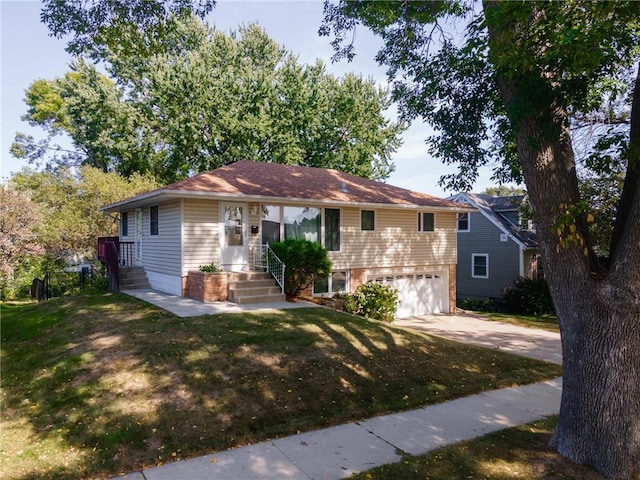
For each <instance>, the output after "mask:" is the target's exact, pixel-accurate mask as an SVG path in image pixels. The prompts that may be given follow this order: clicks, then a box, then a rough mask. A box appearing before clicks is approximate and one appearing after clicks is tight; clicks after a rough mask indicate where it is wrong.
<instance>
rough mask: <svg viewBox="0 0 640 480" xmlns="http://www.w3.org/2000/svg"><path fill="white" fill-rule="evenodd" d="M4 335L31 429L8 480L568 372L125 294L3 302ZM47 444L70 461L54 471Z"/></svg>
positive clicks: (16, 394)
mask: <svg viewBox="0 0 640 480" xmlns="http://www.w3.org/2000/svg"><path fill="white" fill-rule="evenodd" d="M2 339H3V344H2V355H3V365H2V370H3V371H2V376H3V390H4V392H3V397H4V398H3V400H4V401H5V415H10V416H14V418H20V419H22V420H24V423H27V424H28V425H30V430H31V431H30V432H24V431H18V430H16V431H15V432H10V435H15V438H16V441H17V443H18V444H17V445H14V446H13V447H11V448H9V449H7V448H5V449H4V450H5V451H6V452H3V456H6V459H5V458H3V459H2V460H3V461H2V463H3V465H4V466H3V467H2V468H3V470H4V472H3V473H2V477H3V478H7V479H23V480H26V479H28V478H78V477H82V476H95V475H96V474H105V475H107V476H109V475H114V474H116V473H118V472H127V471H134V470H140V469H141V468H143V467H147V466H151V465H155V464H158V463H161V462H167V461H173V460H177V459H180V458H186V457H191V456H195V455H203V454H206V453H211V452H215V451H218V450H223V449H227V448H231V447H235V446H239V445H245V444H249V443H254V442H257V441H261V440H265V439H267V438H273V437H277V436H284V435H288V434H292V433H296V432H298V431H304V430H310V429H315V428H320V427H324V426H328V425H333V424H338V423H342V422H346V421H349V420H353V419H361V418H364V417H370V416H374V415H378V414H381V413H386V412H389V411H394V410H395V411H397V410H404V409H407V408H413V407H416V406H419V405H424V404H427V403H436V402H438V401H443V400H447V399H450V398H455V397H458V396H461V395H465V394H469V393H474V392H476V391H478V390H481V389H484V388H498V387H501V386H505V385H511V384H512V383H514V382H517V381H520V380H521V379H522V377H523V375H524V374H525V372H526V375H528V376H537V378H539V377H541V376H546V377H547V378H549V377H551V376H554V375H556V374H557V371H556V370H554V367H551V366H548V365H544V364H540V363H538V362H535V361H528V360H521V359H518V360H517V361H513V365H512V366H510V365H509V361H512V360H508V359H506V357H504V356H503V355H502V354H500V353H499V352H493V351H484V350H481V349H473V348H472V347H466V346H463V345H459V344H456V343H454V342H448V341H446V340H440V339H434V338H431V337H426V336H423V335H419V334H415V333H411V332H407V331H403V330H400V329H396V328H393V327H391V326H387V325H385V324H380V323H376V322H368V321H365V320H363V319H360V318H357V317H353V316H350V315H346V314H342V313H340V312H335V311H331V310H324V309H300V310H297V309H296V310H285V311H272V312H269V313H249V312H247V313H244V314H228V315H218V316H207V317H197V318H191V319H179V318H177V317H175V316H173V315H171V314H169V313H167V312H164V311H162V310H159V309H156V308H155V307H151V306H149V305H147V304H144V303H142V302H139V301H137V300H133V299H131V298H129V297H125V296H120V295H101V296H88V297H75V298H63V299H58V300H55V301H52V302H49V303H48V304H40V305H27V306H21V307H19V308H18V307H9V308H8V309H3V318H2ZM470 352H472V354H470ZM497 364H500V365H501V367H500V368H496V365H497ZM5 432H6V429H5ZM25 439H29V440H25ZM25 442H27V443H29V444H30V445H29V447H30V450H29V451H32V450H36V454H29V455H30V457H29V458H25V451H26V450H27V449H25V448H23V447H24V445H20V443H25ZM3 443H4V442H3ZM14 443H15V442H14ZM44 444H46V445H47V448H48V449H50V450H47V451H46V456H47V457H48V458H50V457H51V456H52V455H53V456H55V455H58V456H60V457H61V458H64V461H66V462H67V463H68V465H67V466H66V467H64V468H61V467H60V466H59V465H54V466H52V468H53V470H52V471H48V470H47V469H48V468H49V466H50V465H48V464H46V462H45V463H43V462H41V461H40V462H39V461H38V458H40V457H42V454H43V451H44V450H46V449H44V448H43V449H41V451H40V452H39V453H38V452H37V450H38V447H37V446H38V445H44ZM56 444H57V447H55V446H51V445H56ZM56 448H57V450H56ZM70 452H74V453H70ZM5 453H6V455H5ZM5 460H6V461H5ZM64 461H63V460H61V462H62V463H64ZM53 471H55V473H52V472H53Z"/></svg>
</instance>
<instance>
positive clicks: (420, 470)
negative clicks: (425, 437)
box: [352, 417, 605, 480]
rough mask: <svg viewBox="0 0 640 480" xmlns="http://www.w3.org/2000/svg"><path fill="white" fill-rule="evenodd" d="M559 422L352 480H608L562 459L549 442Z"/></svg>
mask: <svg viewBox="0 0 640 480" xmlns="http://www.w3.org/2000/svg"><path fill="white" fill-rule="evenodd" d="M556 423H557V417H549V418H547V419H545V420H541V421H539V422H534V423H530V424H527V425H520V426H518V427H514V428H509V429H506V430H501V431H499V432H494V433H490V434H488V435H485V436H483V437H480V438H476V439H474V440H469V441H466V442H460V443H456V444H453V445H449V446H447V447H443V448H440V449H437V450H434V451H432V452H429V453H427V454H426V455H419V456H415V457H410V458H406V459H405V460H403V461H402V462H398V463H395V464H392V465H384V466H382V467H378V468H375V469H373V470H369V471H368V472H363V473H361V474H359V475H356V476H354V477H352V478H353V479H354V480H388V479H393V480H467V479H470V478H471V479H485V480H516V479H522V480H566V479H570V478H573V479H578V478H579V479H581V480H605V477H604V476H603V475H601V474H600V473H598V472H596V471H595V470H593V469H592V468H589V467H585V466H581V465H576V464H574V463H572V462H569V461H568V460H565V459H564V458H562V457H561V456H560V455H558V454H557V453H556V452H555V451H554V450H553V449H551V447H549V440H550V439H551V435H552V434H553V429H554V427H555V425H556Z"/></svg>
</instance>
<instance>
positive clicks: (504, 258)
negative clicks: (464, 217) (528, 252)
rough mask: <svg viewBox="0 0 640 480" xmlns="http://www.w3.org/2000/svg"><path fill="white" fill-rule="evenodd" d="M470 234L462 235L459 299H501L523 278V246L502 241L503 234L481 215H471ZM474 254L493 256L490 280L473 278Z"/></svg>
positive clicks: (459, 236) (459, 241) (459, 244)
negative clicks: (521, 265)
mask: <svg viewBox="0 0 640 480" xmlns="http://www.w3.org/2000/svg"><path fill="white" fill-rule="evenodd" d="M469 228H470V231H468V232H458V267H457V272H456V283H457V297H458V298H489V297H493V298H497V297H500V296H501V295H502V291H503V290H504V288H505V287H508V286H511V285H513V282H514V281H515V280H516V279H517V278H518V277H519V275H520V247H519V246H518V244H517V243H515V242H514V241H513V240H512V239H511V238H509V239H508V240H507V241H506V242H501V241H500V234H502V233H503V231H502V230H500V229H499V228H498V227H496V226H495V225H494V224H493V223H491V222H490V221H489V220H488V219H487V218H486V217H485V216H484V215H482V214H481V213H471V214H470V225H469ZM474 253H485V254H488V255H489V278H473V277H472V276H471V274H472V272H471V259H472V254H474Z"/></svg>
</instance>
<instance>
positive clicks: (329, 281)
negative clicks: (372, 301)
mask: <svg viewBox="0 0 640 480" xmlns="http://www.w3.org/2000/svg"><path fill="white" fill-rule="evenodd" d="M346 291H347V272H346V271H345V270H342V271H335V272H332V273H331V275H329V276H328V277H316V278H315V279H314V281H313V293H314V294H315V295H323V294H324V295H326V294H329V295H331V294H334V293H339V292H346Z"/></svg>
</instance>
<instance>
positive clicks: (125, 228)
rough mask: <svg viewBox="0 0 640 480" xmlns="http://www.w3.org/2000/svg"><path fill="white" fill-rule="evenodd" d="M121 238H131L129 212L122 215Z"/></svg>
mask: <svg viewBox="0 0 640 480" xmlns="http://www.w3.org/2000/svg"><path fill="white" fill-rule="evenodd" d="M120 236H122V237H128V236H129V212H122V213H121V214H120Z"/></svg>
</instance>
